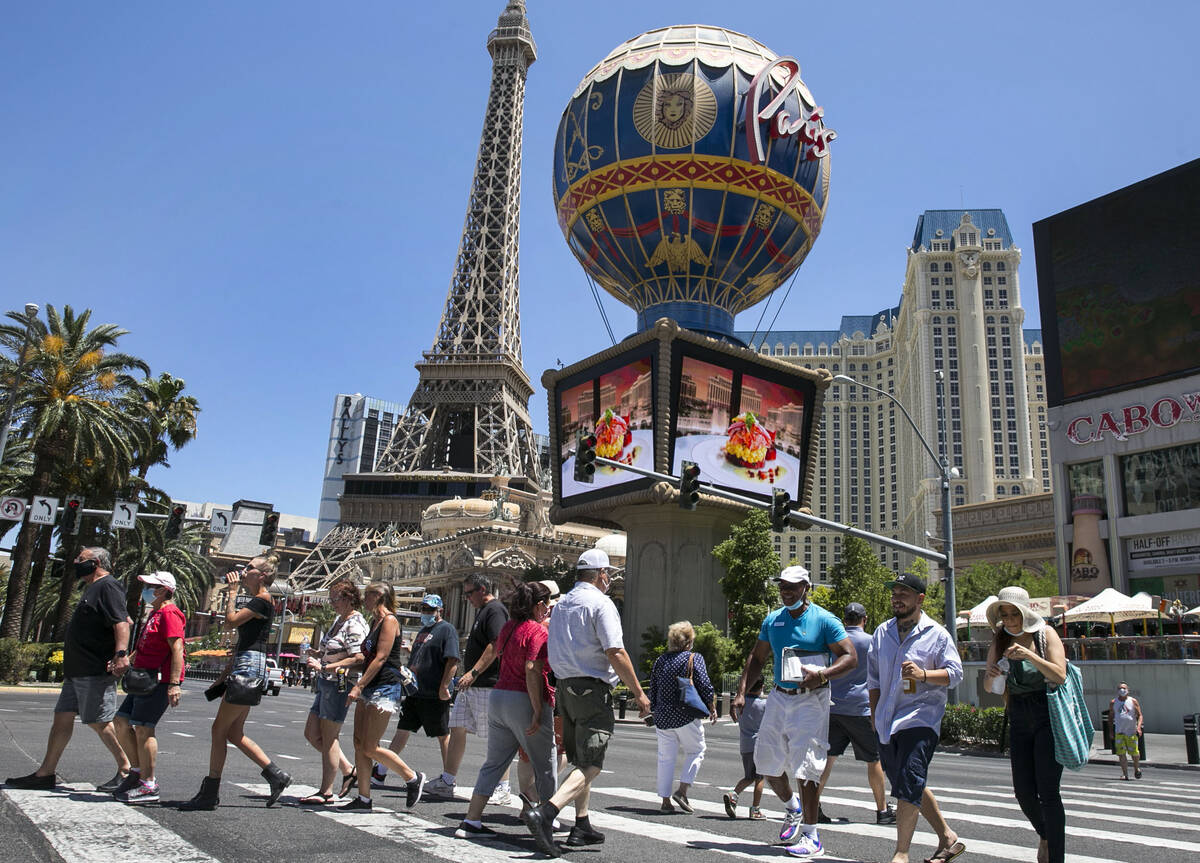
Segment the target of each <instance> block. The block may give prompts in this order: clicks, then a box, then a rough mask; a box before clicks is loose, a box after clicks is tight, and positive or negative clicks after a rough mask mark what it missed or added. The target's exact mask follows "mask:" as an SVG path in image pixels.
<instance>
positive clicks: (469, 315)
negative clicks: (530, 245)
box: [292, 0, 538, 588]
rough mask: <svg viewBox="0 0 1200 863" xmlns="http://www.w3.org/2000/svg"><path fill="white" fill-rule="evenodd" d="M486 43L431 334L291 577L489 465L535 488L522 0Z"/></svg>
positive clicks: (485, 482) (332, 561)
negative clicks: (450, 269)
mask: <svg viewBox="0 0 1200 863" xmlns="http://www.w3.org/2000/svg"><path fill="white" fill-rule="evenodd" d="M487 48H488V52H489V53H490V54H491V56H492V84H491V91H490V93H489V95H488V104H487V112H486V114H485V115H484V121H483V133H482V134H481V136H480V139H479V154H478V157H477V159H476V163H475V177H474V180H473V181H472V184H471V196H470V200H469V202H468V204H467V215H466V221H465V223H464V225H463V233H462V240H461V242H460V245H459V250H458V256H457V259H456V262H455V267H454V276H453V278H452V279H451V281H450V290H449V292H448V295H447V297H446V307H445V310H444V311H443V312H442V320H441V323H440V325H439V326H438V333H437V337H436V338H435V339H434V342H433V348H432V350H429V351H426V352H424V354H423V359H422V361H421V362H419V363H417V364H416V368H417V371H418V372H419V373H420V378H419V380H418V383H417V388H416V390H415V392H413V395H412V398H411V399H410V400H409V403H408V407H407V409H406V411H405V413H404V416H403V417H402V418H401V419H400V421H399V422H398V423H397V426H396V430H395V432H394V434H393V435H392V439H391V441H390V443H389V444H388V446H387V449H386V450H385V451H384V452H383V454H382V455H381V456H380V457H379V459H378V460H377V462H376V465H375V470H374V472H372V473H370V474H358V475H350V476H348V477H347V480H346V492H345V493H344V494H343V495H342V499H341V516H340V522H339V524H338V526H337V527H335V528H334V529H333V530H332V531H330V532H329V533H328V534H327V535H326V536H325V537H324V538H323V539H322V540H321V542H320V544H319V545H318V546H317V548H316V549H314V550H313V552H312V553H311V554H310V555H309V556H308V558H306V559H305V561H304V562H303V563H302V564H301V565H300V566H299V567H298V568H297V569H296V571H295V572H294V573H293V574H292V580H293V582H294V584H295V585H296V586H298V587H313V588H319V587H324V586H326V585H327V584H329V583H331V582H332V581H333V580H335V579H336V578H337V577H339V576H340V575H341V574H342V573H343V572H345V571H346V570H348V569H350V568H351V567H353V564H352V562H351V561H352V559H353V558H354V556H355V555H357V554H359V553H362V552H366V551H371V550H373V549H374V548H376V547H377V546H379V545H380V544H381V542H386V543H387V544H392V541H393V540H396V539H398V538H399V537H400V536H402V535H404V534H409V535H411V534H415V533H417V532H418V530H419V528H420V517H421V513H422V511H423V510H424V509H425V507H427V506H429V505H431V504H432V503H436V502H438V501H442V500H445V499H446V498H448V497H453V496H454V495H455V494H460V495H461V496H463V497H468V496H477V495H478V494H479V493H480V492H481V491H482V490H483V489H486V488H487V487H488V486H489V485H490V481H491V478H492V477H493V476H503V477H508V478H510V485H511V487H512V488H513V489H514V490H516V491H526V492H531V493H533V494H536V493H537V491H538V479H537V478H538V458H537V445H536V441H535V439H534V435H533V428H532V424H531V422H530V418H529V407H528V406H529V397H530V396H531V395H532V394H533V386H532V384H531V383H530V381H529V377H528V375H526V374H525V370H524V369H523V368H522V366H521V319H520V298H519V290H518V288H519V268H518V261H517V253H518V247H519V220H520V212H521V135H522V125H523V118H524V108H525V79H526V76H527V73H528V70H529V66H530V64H532V63H533V62H534V60H536V59H537V48H536V46H535V45H534V42H533V36H532V34H531V33H530V30H529V19H528V18H527V17H526V15H525V2H524V0H509V3H508V5H507V6H506V7H505V9H504V12H503V13H502V14H501V15H500V18H499V21H498V22H497V26H496V29H495V30H493V31H492V32H491V34H490V35H489V36H488V40H487Z"/></svg>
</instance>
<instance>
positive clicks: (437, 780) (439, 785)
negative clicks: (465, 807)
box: [425, 776, 457, 800]
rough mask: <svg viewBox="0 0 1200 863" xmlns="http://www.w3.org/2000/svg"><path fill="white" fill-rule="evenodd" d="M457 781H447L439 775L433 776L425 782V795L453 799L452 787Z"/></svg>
mask: <svg viewBox="0 0 1200 863" xmlns="http://www.w3.org/2000/svg"><path fill="white" fill-rule="evenodd" d="M456 784H457V783H454V782H447V781H446V780H445V779H443V778H442V777H441V776H435V777H434V778H433V779H430V780H429V781H428V782H426V783H425V796H426V797H442V798H445V799H446V800H453V799H454V787H455V785H456Z"/></svg>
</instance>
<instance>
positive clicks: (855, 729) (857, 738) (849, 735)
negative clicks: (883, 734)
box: [829, 713, 879, 764]
mask: <svg viewBox="0 0 1200 863" xmlns="http://www.w3.org/2000/svg"><path fill="white" fill-rule="evenodd" d="M847 744H853V745H854V760H855V761H865V762H867V763H868V764H871V763H874V762H876V761H878V760H879V738H878V737H876V736H875V729H874V728H872V727H871V717H870V716H843V715H842V714H840V713H831V714H829V755H830V756H832V757H833V758H837V757H838V756H839V755H841V754H842V753H844V752H845V751H846V746H847Z"/></svg>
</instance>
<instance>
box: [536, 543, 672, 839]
mask: <svg viewBox="0 0 1200 863" xmlns="http://www.w3.org/2000/svg"><path fill="white" fill-rule="evenodd" d="M609 571H610V567H609V565H608V555H607V554H605V553H604V552H603V551H601V550H600V549H597V548H592V549H588V550H587V551H585V552H584V553H583V554H582V555H580V557H579V562H578V563H577V564H575V587H574V588H572V590H571V592H570V593H568V594H567V595H566V596H565V597H563V599H562V600H560V601H559V603H558V604H557V605H556V606H555V607H554V614H553V615H552V616H551V618H550V642H549V656H550V668H551V670H553V672H554V676H555V677H556V678H558V688H557V692H556V696H557V703H558V711H559V713H561V714H562V718H563V743H564V747H565V748H566V750H567V761H568V762H569V763H570V767H571V769H570V772H569V773H567V776H566V778H565V779H563V780H562V783H561V784H560V785H559V786H558V791H556V792H555V793H554V796H553V797H551V798H550V799H549V800H547V801H545V802H544V803H542V805H540V806H537V807H534V808H532V809H529V810H527V811H523V812H522V813H521V818H522V820H523V821H524V822H525V826H526V827H528V828H529V832H530V833H532V834H533V839H534V841H535V842H536V843H537V846H538V848H539V849H540V850H541V851H542V852H543V853H545V854H548V855H549V856H551V857H559V856H561V855H562V852H561V851H560V850H559V848H558V846H557V845H556V844H555V843H554V818H555V816H557V815H558V813H559V811H560V810H561V809H562V808H563V807H564V806H566V805H567V804H568V803H571V802H574V804H575V826H574V827H572V828H571V834H570V836H568V837H567V845H569V846H572V847H579V846H583V845H599V844H600V843H602V842H603V841H604V834H603V833H601V832H600V831H599V830H595V829H593V828H592V825H591V821H590V820H589V818H588V798H589V796H590V789H591V785H592V782H593V781H594V780H595V778H596V777H597V776H599V775H600V769H601V767H603V766H604V754H605V751H606V750H607V749H608V741H609V740H610V739H611V737H612V732H613V709H612V688H613V686H614V685H615V684H616V683H617V681H621V682H623V683H624V684H625V685H626V686H628V687H629V690H630V691H631V692H632V693H633V698H634V703H635V704H636V705H637V708H638V715H639V716H648V715H649V714H650V699H649V698H647V697H646V693H645V692H643V691H642V685H641V684H640V683H639V682H638V679H637V674H636V673H635V672H634V670H633V663H632V662H630V660H629V654H628V653H626V652H625V643H624V641H623V640H622V637H621V618H620V616H619V615H618V614H617V607H616V606H615V605H613V601H612V600H611V599H609V598H608V597H607V596H606V595H605V594H607V593H608V588H609V586H610V584H611V578H610V575H609Z"/></svg>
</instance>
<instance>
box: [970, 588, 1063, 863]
mask: <svg viewBox="0 0 1200 863" xmlns="http://www.w3.org/2000/svg"><path fill="white" fill-rule="evenodd" d="M987 619H988V624H989V625H990V626H991V627H992V629H993V631H994V632H995V635H994V636H993V637H992V645H991V647H990V648H989V649H988V663H987V675H986V677H985V684H986V685H987V687H988V688H989V689H991V691H993V692H998V691H1006V692H1007V702H1008V720H1009V760H1010V762H1011V764H1012V778H1013V793H1014V794H1015V795H1016V798H1017V802H1018V803H1020V804H1021V811H1022V812H1024V813H1025V817H1026V818H1028V819H1029V823H1030V824H1032V825H1033V829H1034V830H1036V831H1037V834H1038V837H1039V839H1040V840H1041V841H1040V842H1039V844H1038V853H1037V859H1038V863H1062V861H1063V856H1064V854H1065V845H1066V813H1065V811H1064V810H1063V802H1062V794H1061V793H1060V791H1059V784H1060V782H1061V781H1062V770H1063V769H1062V765H1061V764H1059V763H1058V762H1057V761H1056V760H1055V758H1054V734H1053V731H1052V730H1051V727H1050V711H1049V705H1048V703H1047V700H1046V684H1047V683H1054V684H1060V683H1062V682H1063V681H1064V680H1066V679H1067V656H1066V652H1065V651H1064V650H1063V643H1062V640H1061V639H1060V638H1059V637H1058V633H1056V632H1055V631H1054V630H1053V629H1052V628H1051V627H1049V626H1046V623H1045V621H1044V620H1042V617H1041V615H1039V614H1038V613H1037V612H1036V611H1034V610H1033V609H1032V608H1031V607H1030V605H1029V594H1028V593H1027V592H1026V591H1025V590H1024V589H1023V588H1020V587H1006V588H1004V589H1003V590H1001V591H1000V593H999V594H998V596H997V598H996V600H995V601H994V602H992V603H991V604H990V605H989V606H988V607H987ZM1001 683H1002V684H1003V686H1004V687H1005V688H1004V689H1001V688H1000V687H1001Z"/></svg>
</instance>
